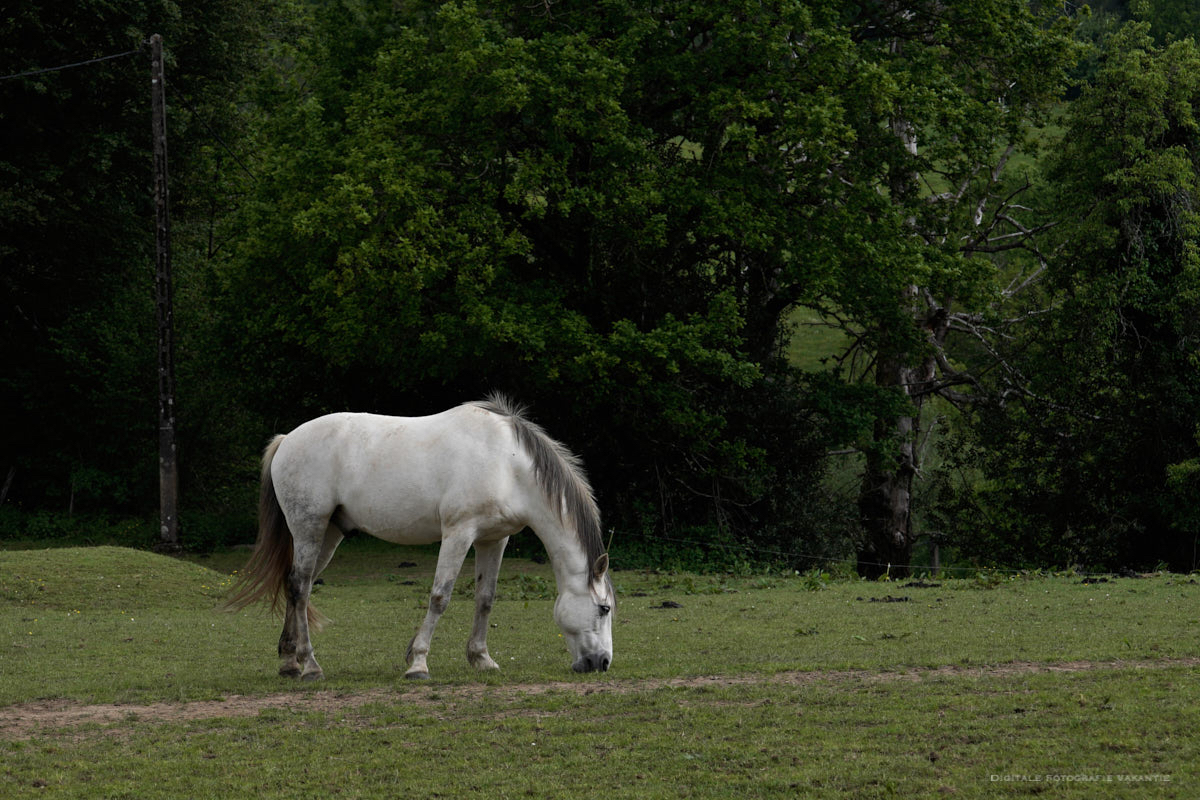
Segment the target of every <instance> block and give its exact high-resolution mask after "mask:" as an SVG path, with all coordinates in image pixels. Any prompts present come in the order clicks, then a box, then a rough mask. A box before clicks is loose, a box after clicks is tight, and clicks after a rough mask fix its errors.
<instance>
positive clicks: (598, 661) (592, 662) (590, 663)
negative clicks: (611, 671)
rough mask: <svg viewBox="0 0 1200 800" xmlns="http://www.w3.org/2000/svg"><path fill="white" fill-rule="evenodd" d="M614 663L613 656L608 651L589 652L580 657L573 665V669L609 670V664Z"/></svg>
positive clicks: (586, 670)
mask: <svg viewBox="0 0 1200 800" xmlns="http://www.w3.org/2000/svg"><path fill="white" fill-rule="evenodd" d="M610 663H612V657H611V656H609V655H608V654H607V653H588V654H587V655H583V656H580V657H579V660H578V661H576V662H575V663H574V664H572V665H571V669H573V670H575V671H576V672H608V665H609V664H610Z"/></svg>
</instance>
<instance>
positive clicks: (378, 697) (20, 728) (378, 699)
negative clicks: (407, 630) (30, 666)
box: [0, 658, 1200, 740]
mask: <svg viewBox="0 0 1200 800" xmlns="http://www.w3.org/2000/svg"><path fill="white" fill-rule="evenodd" d="M1198 666H1200V658H1177V659H1159V660H1152V661H1068V662H1060V663H1032V662H1012V663H1007V664H998V665H988V666H965V665H964V666H959V665H948V666H941V667H929V668H911V669H902V670H896V671H878V670H830V671H822V670H810V671H795V672H780V673H776V674H772V675H763V674H754V675H709V676H695V677H681V678H657V679H650V680H637V681H633V680H629V681H623V680H602V681H599V682H596V683H579V682H567V681H561V682H557V681H552V682H547V683H528V684H513V685H504V686H496V685H485V684H476V685H467V686H445V685H440V684H436V683H431V684H414V685H413V686H412V687H405V688H379V689H370V690H365V691H356V692H337V691H320V690H317V691H307V692H281V693H277V694H268V695H250V696H245V695H230V696H229V697H226V698H224V699H221V700H201V701H193V702H188V703H152V704H148V705H136V704H124V703H106V704H98V705H88V704H83V703H76V702H72V701H69V700H43V701H35V702H30V703H20V704H18V705H12V706H8V707H6V708H4V709H0V739H9V740H14V739H28V738H30V737H32V736H34V735H35V734H37V733H38V732H40V731H46V730H54V729H63V728H75V727H81V726H85V725H100V726H104V725H112V724H117V723H122V722H151V723H158V722H162V723H177V722H189V721H195V720H204V719H222V718H235V717H253V716H257V715H259V714H260V713H262V712H264V711H270V710H274V709H287V710H289V711H292V712H302V713H331V714H336V713H346V712H351V711H353V710H355V709H357V708H360V707H362V706H366V705H370V704H372V703H389V704H394V703H406V704H412V705H417V706H424V707H430V706H433V705H435V704H438V705H441V704H444V703H445V702H447V701H451V702H453V701H455V700H461V701H469V700H471V699H473V698H478V697H481V696H484V695H488V696H491V697H497V696H499V697H507V698H511V699H514V700H516V699H520V698H522V697H530V696H539V695H544V694H549V693H552V692H560V693H576V694H579V695H588V694H593V693H610V694H632V693H636V692H646V691H655V690H660V689H703V688H725V687H735V686H747V685H754V686H767V685H772V684H775V685H786V686H803V685H808V684H815V683H821V682H835V683H863V684H873V683H888V682H897V681H910V682H914V683H917V682H921V681H927V680H936V679H938V678H943V677H978V678H987V677H1010V676H1014V675H1032V674H1043V673H1074V672H1085V671H1094V670H1110V671H1117V670H1152V669H1167V668H1173V667H1198Z"/></svg>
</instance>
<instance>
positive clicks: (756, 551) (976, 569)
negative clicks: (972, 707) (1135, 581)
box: [620, 532, 1120, 578]
mask: <svg viewBox="0 0 1200 800" xmlns="http://www.w3.org/2000/svg"><path fill="white" fill-rule="evenodd" d="M620 537H621V538H630V537H632V538H636V539H641V540H643V541H647V542H670V543H672V544H679V545H687V546H690V547H697V548H701V549H709V550H722V551H725V552H730V553H734V554H739V555H744V556H747V557H749V558H751V559H754V558H756V559H757V560H760V561H770V560H781V561H789V562H795V561H796V560H804V561H806V562H809V563H811V564H812V568H814V569H819V568H820V567H821V566H824V565H834V564H838V565H846V566H850V567H853V568H858V567H874V568H876V569H879V570H882V571H883V572H884V574H888V573H890V572H893V571H894V572H897V573H899V572H907V573H909V574H910V575H914V576H915V575H920V574H923V573H924V574H929V575H942V574H949V575H951V576H954V575H965V576H970V577H974V576H978V575H1007V576H1017V575H1032V574H1038V573H1043V574H1045V573H1053V572H1068V573H1069V574H1071V575H1073V576H1077V577H1080V578H1102V577H1110V576H1113V575H1118V574H1120V573H1117V572H1089V571H1086V570H1081V569H1069V570H1053V569H1014V568H1009V567H983V566H947V565H934V564H897V563H888V562H876V561H864V560H861V559H858V558H853V557H839V556H831V555H828V554H818V553H806V552H803V551H798V550H787V551H784V550H778V549H774V548H769V547H759V546H756V545H750V544H737V543H731V542H715V541H701V540H698V539H686V538H681V537H678V536H670V535H647V534H639V533H628V532H626V533H622V534H621V535H620Z"/></svg>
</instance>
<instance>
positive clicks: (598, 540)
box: [472, 392, 605, 569]
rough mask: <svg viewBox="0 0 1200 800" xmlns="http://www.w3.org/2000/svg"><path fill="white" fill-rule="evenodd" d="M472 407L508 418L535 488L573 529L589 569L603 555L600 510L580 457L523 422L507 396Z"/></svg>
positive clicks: (521, 409)
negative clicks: (529, 464)
mask: <svg viewBox="0 0 1200 800" xmlns="http://www.w3.org/2000/svg"><path fill="white" fill-rule="evenodd" d="M472 405H475V406H477V407H479V408H482V409H484V410H486V411H490V412H492V413H493V414H499V415H500V416H502V417H507V418H508V420H509V422H510V423H511V424H512V427H513V432H514V433H515V434H516V436H517V441H518V442H520V444H521V448H522V449H523V450H524V451H525V452H526V453H527V454H528V455H529V457H530V458H532V459H533V470H534V475H535V477H536V478H537V482H538V485H539V486H541V487H542V492H543V493H544V494H545V496H546V499H547V500H548V501H549V503H550V505H551V506H552V507H553V508H554V511H555V513H556V514H557V515H558V518H559V521H560V522H562V523H563V525H564V526H566V527H569V528H573V529H574V531H575V535H576V536H577V537H578V538H579V543H580V544H581V545H582V546H583V549H584V552H585V553H586V554H587V563H588V568H589V569H591V568H592V566H593V565H594V564H595V563H596V561H597V559H599V558H600V557H601V556H602V555H604V552H605V551H604V537H603V535H602V534H601V530H600V508H599V507H598V506H597V505H596V497H595V494H594V493H593V492H592V485H591V484H590V483H588V479H587V475H586V473H585V472H584V469H583V463H582V462H581V461H580V460H579V457H578V456H576V455H575V454H574V453H572V452H571V451H570V450H568V449H567V448H566V447H565V446H563V445H562V444H561V443H560V442H558V441H556V440H554V439H552V438H550V436H549V434H547V433H546V431H545V430H543V429H542V427H541V426H540V425H538V424H537V423H535V422H531V421H530V420H529V419H528V418H526V416H525V411H526V409H525V406H523V405H519V404H517V403H514V402H513V401H512V400H511V399H510V398H509V397H508V396H507V395H504V394H501V393H499V392H493V393H491V394H489V395H488V396H487V399H485V400H480V401H478V402H476V403H473V404H472Z"/></svg>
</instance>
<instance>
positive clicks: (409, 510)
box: [226, 395, 615, 680]
mask: <svg viewBox="0 0 1200 800" xmlns="http://www.w3.org/2000/svg"><path fill="white" fill-rule="evenodd" d="M526 526H528V527H529V528H532V529H533V531H534V533H536V534H537V536H538V538H539V539H541V540H542V543H543V544H544V545H545V547H546V552H547V554H548V555H549V557H550V562H551V565H552V566H553V568H554V577H555V579H556V581H557V583H558V599H557V601H556V602H555V604H554V619H555V621H556V622H557V623H558V625H559V627H560V628H561V629H562V632H563V637H564V638H565V640H566V644H567V647H568V649H569V650H570V653H571V667H572V668H573V669H574V670H575V671H576V672H591V671H594V670H607V669H608V666H609V664H611V663H612V610H613V606H614V604H615V595H614V593H613V586H612V581H611V579H610V577H609V574H608V554H607V553H606V552H605V550H604V542H603V539H602V538H601V533H600V514H599V511H598V509H597V507H596V502H595V499H594V498H593V496H592V490H591V487H590V486H589V484H588V482H587V478H586V477H585V476H584V474H583V470H582V468H581V466H580V463H579V460H578V459H577V458H576V457H575V456H574V455H572V454H571V453H570V452H568V451H567V449H566V448H565V447H563V446H562V445H561V444H559V443H558V442H556V441H554V440H553V439H551V438H550V437H549V436H547V435H546V433H545V431H543V430H542V429H541V428H540V427H539V426H537V425H535V424H534V423H532V422H530V421H529V420H528V419H526V418H525V416H524V410H523V409H521V408H519V407H517V406H514V405H513V404H512V403H511V402H510V401H509V400H508V399H507V398H505V397H503V396H501V395H492V396H490V397H489V398H488V399H487V400H484V401H481V402H475V403H466V404H464V405H461V406H458V407H457V408H452V409H450V410H448V411H443V412H442V413H440V414H434V415H432V416H428V417H388V416H380V415H376V414H349V413H343V414H329V415H327V416H324V417H318V418H317V419H314V420H310V421H309V422H306V423H304V424H302V425H301V426H300V427H298V428H296V429H295V430H294V431H292V432H291V433H289V434H287V435H286V436H277V437H275V439H274V440H273V441H272V442H271V443H270V444H269V445H268V446H267V449H266V453H265V454H264V456H263V468H262V494H261V497H260V502H259V532H258V542H257V543H256V544H255V547H254V552H253V554H252V556H251V558H250V562H249V564H248V565H247V567H246V571H245V574H244V576H243V578H242V580H241V582H240V584H239V585H238V587H237V588H236V589H235V593H234V595H233V597H232V598H231V599H230V600H229V602H228V603H227V606H226V607H227V608H228V609H230V610H237V609H240V608H244V607H245V606H247V605H249V604H250V603H252V602H254V601H256V600H260V599H269V600H270V601H271V604H272V608H274V609H276V610H278V608H279V605H280V600H281V598H283V599H285V600H286V609H285V612H284V623H283V634H282V635H281V636H280V637H279V656H280V658H282V659H283V663H282V666H280V668H279V674H281V675H286V676H291V677H295V676H299V677H300V678H303V679H306V680H311V679H315V678H320V677H322V672H321V667H320V666H319V665H318V664H317V660H316V659H315V658H314V657H313V649H312V644H311V642H310V640H309V626H310V625H312V627H313V628H314V629H319V628H320V621H321V620H320V617H319V616H318V615H317V614H316V613H315V611H314V609H313V608H312V606H311V605H310V604H309V595H310V593H311V592H312V586H313V580H314V579H315V578H316V577H317V576H318V575H319V574H320V573H321V571H322V570H323V569H325V567H326V565H328V564H329V560H330V559H331V558H332V557H333V553H334V550H336V549H337V546H338V544H339V543H340V542H341V541H342V538H343V536H345V534H346V533H347V532H349V531H352V530H360V531H364V532H367V533H370V534H371V535H373V536H377V537H379V538H380V539H384V540H386V541H389V542H396V543H397V544H428V543H432V542H436V541H439V540H440V541H441V549H440V551H439V553H438V561H437V570H436V572H435V574H434V578H433V589H432V591H431V592H430V595H429V608H428V610H427V612H426V614H425V620H424V622H423V623H422V624H421V627H420V628H419V629H418V630H417V633H416V635H415V636H414V637H413V639H412V643H411V644H410V645H409V647H408V653H407V657H406V658H407V661H408V665H409V667H408V671H407V672H406V673H405V675H406V677H409V678H428V677H429V668H428V665H427V664H426V658H427V656H428V654H429V644H430V641H431V639H432V638H433V631H434V628H435V627H436V626H437V622H438V618H439V617H441V615H442V613H443V612H444V611H445V610H446V606H447V604H448V603H449V602H450V595H451V591H452V590H453V588H454V581H455V579H456V578H457V577H458V573H459V570H460V569H461V568H462V565H463V560H464V559H465V558H466V555H467V551H468V550H470V549H471V547H472V546H473V547H474V548H475V564H476V582H475V623H474V627H473V628H472V630H471V636H470V638H469V639H468V640H467V659H468V660H469V661H470V663H471V664H472V665H473V666H475V667H477V668H479V669H484V670H489V669H498V668H499V667H498V665H497V664H496V662H495V661H494V660H492V657H491V656H490V655H489V654H488V649H487V630H488V615H489V614H490V613H491V610H492V603H493V601H494V599H495V596H496V578H497V576H498V574H499V572H500V560H501V558H502V557H503V555H504V546H505V544H507V542H508V537H509V536H511V535H512V534H514V533H518V532H519V531H521V530H522V529H524V528H525V527H526Z"/></svg>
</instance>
